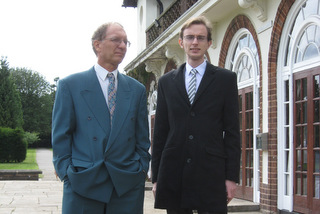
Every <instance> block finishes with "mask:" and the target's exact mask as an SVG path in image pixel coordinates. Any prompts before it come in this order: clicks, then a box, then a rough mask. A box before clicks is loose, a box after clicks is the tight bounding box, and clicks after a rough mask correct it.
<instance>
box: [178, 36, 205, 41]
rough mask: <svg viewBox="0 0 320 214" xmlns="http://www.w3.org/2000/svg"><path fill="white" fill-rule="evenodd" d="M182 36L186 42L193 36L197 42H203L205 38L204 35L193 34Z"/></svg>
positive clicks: (192, 38) (192, 39)
mask: <svg viewBox="0 0 320 214" xmlns="http://www.w3.org/2000/svg"><path fill="white" fill-rule="evenodd" d="M183 38H184V39H185V40H187V41H188V42H193V41H194V39H195V38H197V41H198V42H204V41H206V39H207V37H206V36H195V35H186V36H184V37H183Z"/></svg>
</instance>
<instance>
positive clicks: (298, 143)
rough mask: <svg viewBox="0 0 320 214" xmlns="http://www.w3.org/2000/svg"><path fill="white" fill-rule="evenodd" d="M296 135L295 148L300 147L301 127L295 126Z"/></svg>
mask: <svg viewBox="0 0 320 214" xmlns="http://www.w3.org/2000/svg"><path fill="white" fill-rule="evenodd" d="M296 136H297V140H296V148H300V147H301V127H296Z"/></svg>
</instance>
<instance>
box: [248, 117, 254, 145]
mask: <svg viewBox="0 0 320 214" xmlns="http://www.w3.org/2000/svg"><path fill="white" fill-rule="evenodd" d="M249 114H250V127H249V128H250V129H253V111H250V112H249ZM251 142H252V141H251Z"/></svg>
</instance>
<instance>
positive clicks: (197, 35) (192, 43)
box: [179, 24, 212, 65]
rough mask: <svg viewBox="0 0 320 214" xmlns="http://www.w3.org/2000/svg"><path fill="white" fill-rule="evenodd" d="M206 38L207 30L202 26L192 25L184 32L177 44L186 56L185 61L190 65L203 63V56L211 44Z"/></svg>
mask: <svg viewBox="0 0 320 214" xmlns="http://www.w3.org/2000/svg"><path fill="white" fill-rule="evenodd" d="M207 36H208V32H207V28H206V27H205V26H204V25H203V24H193V25H191V26H190V27H189V28H186V29H185V30H184V32H183V38H180V39H179V44H180V47H181V48H183V49H184V51H185V53H186V54H187V61H188V63H189V64H190V65H192V64H197V65H198V63H202V62H203V61H204V54H205V53H206V51H207V50H208V48H209V47H210V45H211V44H212V41H208V38H207Z"/></svg>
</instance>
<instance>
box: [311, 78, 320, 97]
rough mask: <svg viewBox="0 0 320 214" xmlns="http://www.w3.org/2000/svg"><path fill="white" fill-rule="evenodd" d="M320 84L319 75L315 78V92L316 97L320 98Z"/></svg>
mask: <svg viewBox="0 0 320 214" xmlns="http://www.w3.org/2000/svg"><path fill="white" fill-rule="evenodd" d="M319 82H320V78H319V75H316V76H314V77H313V90H314V93H313V94H314V95H313V96H314V97H315V98H316V97H319V91H320V89H319Z"/></svg>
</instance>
